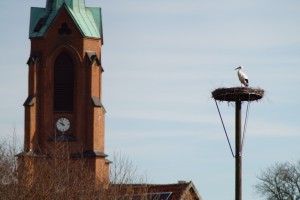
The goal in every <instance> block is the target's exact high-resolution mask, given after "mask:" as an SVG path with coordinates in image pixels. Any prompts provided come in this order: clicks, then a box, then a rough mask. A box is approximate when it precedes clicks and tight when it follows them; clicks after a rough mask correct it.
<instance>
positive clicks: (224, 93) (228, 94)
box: [212, 87, 265, 101]
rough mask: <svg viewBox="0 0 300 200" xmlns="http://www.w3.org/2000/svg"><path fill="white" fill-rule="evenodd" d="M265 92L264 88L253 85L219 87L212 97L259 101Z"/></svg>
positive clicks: (224, 99) (216, 98)
mask: <svg viewBox="0 0 300 200" xmlns="http://www.w3.org/2000/svg"><path fill="white" fill-rule="evenodd" d="M264 93H265V91H264V90H263V89H260V88H251V87H232V88H218V89H216V90H214V91H213V92H212V97H213V98H214V99H215V100H218V101H258V100H260V99H262V98H263V96H264Z"/></svg>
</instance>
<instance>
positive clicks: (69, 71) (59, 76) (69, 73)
mask: <svg viewBox="0 0 300 200" xmlns="http://www.w3.org/2000/svg"><path fill="white" fill-rule="evenodd" d="M74 67H75V66H74V63H73V60H72V58H71V56H70V55H69V54H67V53H66V52H62V53H61V54H60V55H59V56H58V57H57V58H56V60H55V64H54V111H57V112H72V111H73V97H74Z"/></svg>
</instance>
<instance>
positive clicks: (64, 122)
mask: <svg viewBox="0 0 300 200" xmlns="http://www.w3.org/2000/svg"><path fill="white" fill-rule="evenodd" d="M70 126H71V123H70V120H69V119H68V118H66V117H61V118H59V119H58V120H57V121H56V128H57V130H59V131H60V132H63V133H64V132H66V131H68V130H69V129H70Z"/></svg>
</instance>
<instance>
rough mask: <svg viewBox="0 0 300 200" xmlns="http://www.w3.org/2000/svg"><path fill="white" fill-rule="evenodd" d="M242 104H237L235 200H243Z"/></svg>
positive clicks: (238, 102) (239, 102)
mask: <svg viewBox="0 0 300 200" xmlns="http://www.w3.org/2000/svg"><path fill="white" fill-rule="evenodd" d="M241 119H242V103H241V101H240V100H238V101H236V102H235V200H242V152H241V143H242V120H241Z"/></svg>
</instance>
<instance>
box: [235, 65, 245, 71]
mask: <svg viewBox="0 0 300 200" xmlns="http://www.w3.org/2000/svg"><path fill="white" fill-rule="evenodd" d="M237 69H243V66H242V65H240V66H238V67H237V68H235V70H237Z"/></svg>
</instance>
